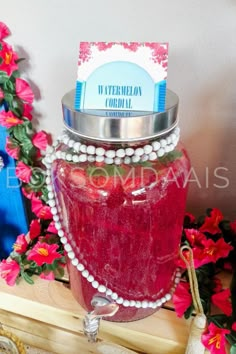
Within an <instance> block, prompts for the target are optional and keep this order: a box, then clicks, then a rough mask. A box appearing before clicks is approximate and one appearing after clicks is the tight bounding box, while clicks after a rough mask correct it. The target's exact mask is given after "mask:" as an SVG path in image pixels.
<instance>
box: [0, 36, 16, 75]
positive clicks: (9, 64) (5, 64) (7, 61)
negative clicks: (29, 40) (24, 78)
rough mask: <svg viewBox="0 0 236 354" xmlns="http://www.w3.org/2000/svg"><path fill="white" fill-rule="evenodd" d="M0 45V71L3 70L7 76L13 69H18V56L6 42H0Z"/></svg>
mask: <svg viewBox="0 0 236 354" xmlns="http://www.w3.org/2000/svg"><path fill="white" fill-rule="evenodd" d="M1 45H2V49H1V50H0V58H1V59H2V62H1V64H0V71H5V72H6V74H7V75H8V76H11V74H12V73H13V71H15V70H17V69H18V65H17V63H16V60H17V59H18V56H17V54H16V53H15V52H14V51H13V49H12V47H11V46H10V45H9V44H8V43H6V42H1Z"/></svg>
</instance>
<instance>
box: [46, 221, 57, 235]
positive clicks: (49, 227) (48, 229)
mask: <svg viewBox="0 0 236 354" xmlns="http://www.w3.org/2000/svg"><path fill="white" fill-rule="evenodd" d="M47 231H48V232H51V233H52V234H56V235H57V232H58V231H57V229H56V228H55V222H54V221H52V222H50V224H49V226H48V228H47Z"/></svg>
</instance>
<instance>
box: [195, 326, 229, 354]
mask: <svg viewBox="0 0 236 354" xmlns="http://www.w3.org/2000/svg"><path fill="white" fill-rule="evenodd" d="M229 333H230V331H229V330H228V329H223V328H219V327H217V326H216V325H215V324H214V323H213V322H212V323H210V325H209V326H208V332H206V333H204V334H203V335H202V343H203V344H204V346H205V347H206V348H207V349H208V350H209V351H210V353H211V354H226V350H225V344H226V339H225V335H226V334H229Z"/></svg>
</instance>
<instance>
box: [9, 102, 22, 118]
mask: <svg viewBox="0 0 236 354" xmlns="http://www.w3.org/2000/svg"><path fill="white" fill-rule="evenodd" d="M10 109H11V111H12V112H13V113H14V114H15V115H16V116H17V117H21V116H22V114H23V111H24V104H23V102H22V100H21V99H19V98H18V97H14V98H13V101H12V103H11V106H10Z"/></svg>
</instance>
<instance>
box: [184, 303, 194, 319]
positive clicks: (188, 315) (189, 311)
mask: <svg viewBox="0 0 236 354" xmlns="http://www.w3.org/2000/svg"><path fill="white" fill-rule="evenodd" d="M193 310H194V308H193V305H191V306H189V308H188V309H187V310H186V311H185V313H184V318H185V319H186V320H187V319H188V318H189V317H190V316H191V315H192V312H193Z"/></svg>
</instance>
